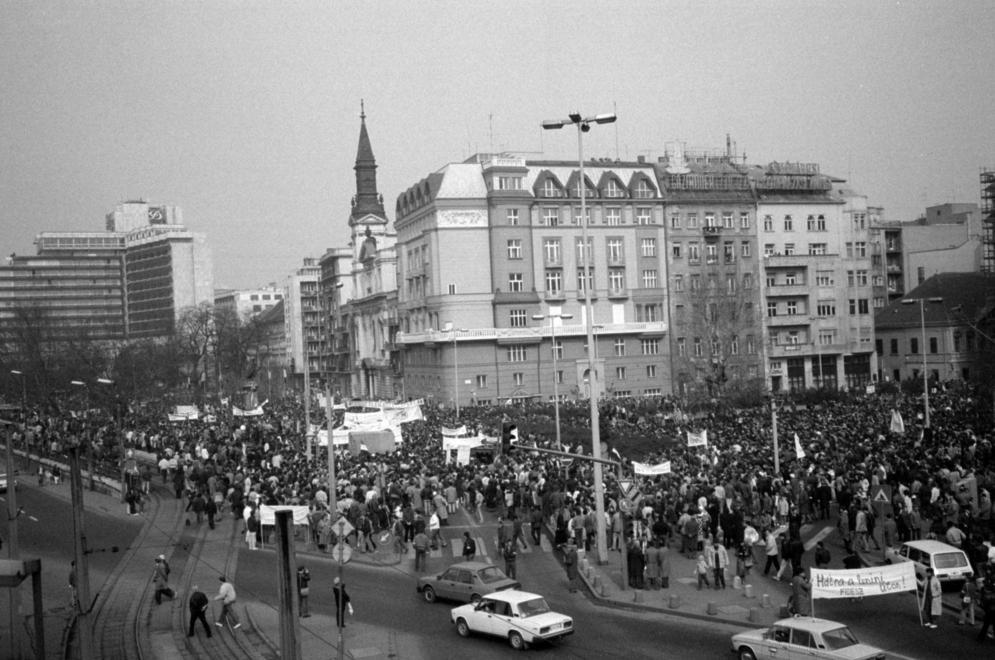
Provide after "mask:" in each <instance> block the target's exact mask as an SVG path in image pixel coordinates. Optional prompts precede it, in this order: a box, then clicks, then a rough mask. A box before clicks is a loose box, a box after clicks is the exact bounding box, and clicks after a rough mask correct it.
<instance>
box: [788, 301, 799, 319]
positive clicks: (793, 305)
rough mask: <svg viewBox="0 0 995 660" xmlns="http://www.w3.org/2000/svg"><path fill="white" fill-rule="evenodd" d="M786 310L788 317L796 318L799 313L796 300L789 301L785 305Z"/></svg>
mask: <svg viewBox="0 0 995 660" xmlns="http://www.w3.org/2000/svg"><path fill="white" fill-rule="evenodd" d="M785 308H786V309H787V312H788V316H794V315H796V314H797V313H798V302H797V301H795V300H789V301H788V302H787V303H786V304H785Z"/></svg>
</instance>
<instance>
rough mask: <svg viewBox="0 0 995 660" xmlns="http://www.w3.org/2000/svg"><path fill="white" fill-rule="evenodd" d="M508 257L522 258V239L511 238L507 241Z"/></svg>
mask: <svg viewBox="0 0 995 660" xmlns="http://www.w3.org/2000/svg"><path fill="white" fill-rule="evenodd" d="M508 258H509V259H521V258H522V239H520V238H512V239H510V240H509V241H508Z"/></svg>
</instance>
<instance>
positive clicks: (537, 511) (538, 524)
mask: <svg viewBox="0 0 995 660" xmlns="http://www.w3.org/2000/svg"><path fill="white" fill-rule="evenodd" d="M529 531H531V532H532V545H534V546H536V547H539V545H540V544H541V541H542V508H541V507H538V506H534V507H532V513H531V518H530V520H529Z"/></svg>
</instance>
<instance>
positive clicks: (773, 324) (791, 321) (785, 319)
mask: <svg viewBox="0 0 995 660" xmlns="http://www.w3.org/2000/svg"><path fill="white" fill-rule="evenodd" d="M764 323H765V324H766V325H767V326H768V327H770V328H791V327H799V328H802V327H808V325H809V323H810V321H809V320H808V314H781V315H779V316H765V317H764Z"/></svg>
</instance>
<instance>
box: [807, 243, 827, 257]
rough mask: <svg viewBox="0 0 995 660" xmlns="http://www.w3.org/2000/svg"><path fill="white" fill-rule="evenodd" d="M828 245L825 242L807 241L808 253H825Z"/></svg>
mask: <svg viewBox="0 0 995 660" xmlns="http://www.w3.org/2000/svg"><path fill="white" fill-rule="evenodd" d="M828 248H829V246H828V245H827V244H826V243H809V244H808V253H809V254H812V255H823V254H826V251H827V250H828Z"/></svg>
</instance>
